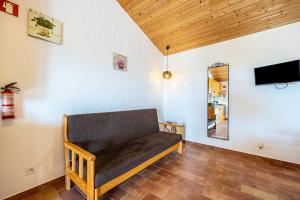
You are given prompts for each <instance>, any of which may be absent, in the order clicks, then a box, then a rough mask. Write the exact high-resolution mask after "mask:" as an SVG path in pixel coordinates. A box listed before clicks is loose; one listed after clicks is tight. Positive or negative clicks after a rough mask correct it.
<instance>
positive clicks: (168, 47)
mask: <svg viewBox="0 0 300 200" xmlns="http://www.w3.org/2000/svg"><path fill="white" fill-rule="evenodd" d="M166 49H167V71H169V49H170V46H169V45H168V46H167V48H166Z"/></svg>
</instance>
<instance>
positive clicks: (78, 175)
mask: <svg viewBox="0 0 300 200" xmlns="http://www.w3.org/2000/svg"><path fill="white" fill-rule="evenodd" d="M63 133H64V149H65V170H66V175H65V186H66V189H67V190H70V187H71V181H72V182H73V183H74V184H75V185H77V186H78V187H79V189H80V190H81V191H82V192H83V193H84V194H86V196H87V200H98V197H100V196H102V195H103V194H104V193H106V192H107V191H109V190H110V189H112V188H114V187H115V186H117V185H119V184H120V183H122V182H124V181H125V180H127V179H129V178H130V177H131V176H133V175H135V174H137V173H138V172H140V171H142V170H143V169H145V168H146V167H148V166H149V165H151V164H153V163H154V162H156V161H158V160H159V159H161V158H162V157H164V156H166V155H168V154H169V153H171V152H173V151H176V150H177V151H178V153H179V154H182V141H181V142H179V143H177V144H176V145H174V146H172V147H170V148H169V149H167V150H165V151H163V152H161V153H159V154H157V155H156V156H154V157H152V158H150V159H149V160H147V161H145V162H144V163H142V164H140V165H138V166H137V167H135V168H133V169H131V170H129V171H128V172H126V173H124V174H122V175H120V176H118V177H117V178H115V179H113V180H111V181H109V182H107V183H105V184H103V185H101V186H100V187H98V188H95V184H94V181H95V160H96V156H95V155H93V154H91V153H89V152H88V151H86V150H84V149H82V148H81V147H79V146H77V145H75V144H73V143H71V142H69V140H68V120H67V115H64V118H63ZM70 152H71V160H72V162H71V163H70ZM77 156H78V160H79V170H78V172H76V157H77ZM84 160H85V161H86V164H87V165H86V166H87V180H84V177H83V170H84V167H83V166H84Z"/></svg>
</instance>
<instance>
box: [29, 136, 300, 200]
mask: <svg viewBox="0 0 300 200" xmlns="http://www.w3.org/2000/svg"><path fill="white" fill-rule="evenodd" d="M53 188H55V191H52V192H54V193H55V194H52V195H51V194H48V193H47V191H48V192H49V191H50V190H49V188H47V189H45V190H44V191H40V192H46V193H47V195H48V196H44V198H42V199H43V200H52V199H53V200H54V199H55V200H56V198H55V197H56V196H57V195H58V194H59V196H60V198H61V199H63V200H67V199H66V198H65V197H64V194H65V193H66V192H64V191H65V190H64V188H63V184H59V185H55V186H53ZM79 196H81V195H80V194H79V193H78V194H77V197H76V194H74V196H73V197H72V198H70V199H72V200H77V199H82V197H79ZM38 197H39V194H35V195H33V196H32V197H27V198H26V200H29V199H39V198H38ZM46 197H47V198H46ZM48 197H49V198H48ZM104 199H110V200H119V199H122V200H136V199H142V200H185V199H187V200H212V199H213V200H225V199H226V200H227V199H232V200H244V199H245V200H250V199H251V200H253V199H254V200H255V199H263V200H279V199H280V200H281V199H286V200H292V199H295V200H300V168H299V165H295V164H289V163H283V162H281V161H274V160H270V159H265V158H261V157H257V156H252V155H247V154H242V153H238V152H233V151H229V150H224V149H220V148H215V147H210V146H206V145H201V144H195V143H190V142H188V143H186V144H185V145H184V154H183V155H182V156H181V155H178V154H176V153H173V154H171V155H169V156H168V157H165V158H163V159H162V160H160V161H159V162H157V163H155V164H154V165H152V166H150V167H148V168H147V169H145V170H144V171H142V172H140V173H139V174H137V175H135V176H133V177H132V178H130V179H129V180H128V181H126V182H124V183H123V184H121V185H120V186H118V187H116V188H115V189H113V190H111V191H110V192H108V193H107V194H106V195H105V197H104Z"/></svg>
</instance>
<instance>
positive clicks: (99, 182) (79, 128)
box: [63, 109, 182, 200]
mask: <svg viewBox="0 0 300 200" xmlns="http://www.w3.org/2000/svg"><path fill="white" fill-rule="evenodd" d="M63 130H64V147H65V169H66V177H65V181H66V189H67V190H69V189H70V183H71V181H72V182H73V183H74V184H76V185H77V186H78V187H79V188H80V190H81V191H82V192H83V193H85V194H86V196H87V199H88V200H94V199H98V197H99V196H102V195H103V194H104V193H105V192H107V191H109V190H110V189H112V188H114V187H115V186H117V185H118V184H120V183H122V182H123V181H125V180H127V179H128V178H130V177H131V176H133V175H134V174H136V173H138V172H139V171H141V170H143V169H144V168H146V167H147V166H149V165H151V164H153V163H154V162H156V161H157V160H159V159H160V158H162V157H164V156H166V155H168V154H169V153H171V152H173V151H176V150H177V151H178V153H180V154H182V137H181V135H177V134H172V133H165V132H160V131H159V125H158V119H157V112H156V110H155V109H145V110H134V111H122V112H110V113H95V114H81V115H71V116H67V115H65V116H64V129H63Z"/></svg>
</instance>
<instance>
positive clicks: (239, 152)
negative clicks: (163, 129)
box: [184, 140, 300, 169]
mask: <svg viewBox="0 0 300 200" xmlns="http://www.w3.org/2000/svg"><path fill="white" fill-rule="evenodd" d="M184 143H186V144H195V145H200V146H207V147H211V148H216V149H222V150H225V151H231V152H234V153H238V154H244V155H247V156H252V157H257V158H262V159H265V160H269V161H271V162H276V163H279V162H281V163H282V166H287V167H288V166H293V167H297V168H299V169H300V164H297V163H292V162H288V161H284V160H278V159H274V158H268V157H265V156H261V155H255V154H251V153H246V152H242V151H237V150H233V149H226V148H222V147H216V146H213V145H208V144H203V143H199V142H193V141H188V140H185V142H184Z"/></svg>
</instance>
